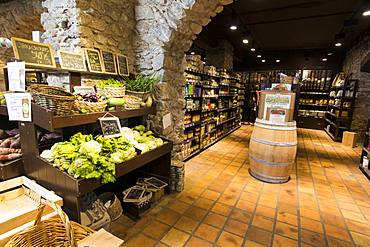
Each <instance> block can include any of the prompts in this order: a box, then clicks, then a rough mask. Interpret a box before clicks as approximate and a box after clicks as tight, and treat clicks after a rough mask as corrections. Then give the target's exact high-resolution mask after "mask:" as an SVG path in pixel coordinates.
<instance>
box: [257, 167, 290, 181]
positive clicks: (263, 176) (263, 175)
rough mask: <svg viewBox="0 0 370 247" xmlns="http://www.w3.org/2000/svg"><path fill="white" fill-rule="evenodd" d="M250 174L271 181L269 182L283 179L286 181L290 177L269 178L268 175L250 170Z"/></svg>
mask: <svg viewBox="0 0 370 247" xmlns="http://www.w3.org/2000/svg"><path fill="white" fill-rule="evenodd" d="M251 172H252V173H254V174H256V175H257V176H258V177H261V178H267V179H271V182H273V181H276V180H278V179H284V180H286V179H288V178H289V177H290V176H289V175H287V176H284V177H277V176H269V175H266V174H264V173H261V172H258V171H255V170H252V169H251Z"/></svg>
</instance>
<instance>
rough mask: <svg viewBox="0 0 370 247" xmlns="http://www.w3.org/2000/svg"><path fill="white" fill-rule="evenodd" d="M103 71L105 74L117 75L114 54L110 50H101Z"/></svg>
mask: <svg viewBox="0 0 370 247" xmlns="http://www.w3.org/2000/svg"><path fill="white" fill-rule="evenodd" d="M101 57H102V59H103V65H104V72H105V73H106V74H112V75H117V65H116V56H115V55H114V54H113V53H112V52H110V51H101Z"/></svg>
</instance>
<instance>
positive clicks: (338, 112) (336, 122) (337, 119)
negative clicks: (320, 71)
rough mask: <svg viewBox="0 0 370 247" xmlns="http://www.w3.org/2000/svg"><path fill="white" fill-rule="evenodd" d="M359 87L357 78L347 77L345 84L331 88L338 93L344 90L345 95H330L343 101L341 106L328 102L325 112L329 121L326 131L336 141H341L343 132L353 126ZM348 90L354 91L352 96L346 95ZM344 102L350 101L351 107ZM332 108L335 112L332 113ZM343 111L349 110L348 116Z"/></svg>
mask: <svg viewBox="0 0 370 247" xmlns="http://www.w3.org/2000/svg"><path fill="white" fill-rule="evenodd" d="M357 88H358V80H355V79H346V80H345V82H344V85H343V86H338V87H336V86H334V87H332V88H331V91H335V92H336V94H337V92H338V91H339V90H343V96H331V97H329V98H330V99H340V100H341V103H340V105H339V106H337V105H333V104H328V107H327V111H326V114H325V120H326V122H327V127H326V128H325V132H326V133H327V134H328V135H329V136H330V138H331V139H333V140H334V141H336V142H339V141H341V140H342V137H343V132H344V131H348V130H349V129H350V128H351V123H352V117H353V111H354V106H355V101H356V93H357ZM348 91H352V92H353V95H352V96H351V97H347V96H345V95H346V93H347V92H348ZM344 102H349V103H350V107H345V106H344ZM331 110H334V111H335V113H332V112H331ZM343 112H347V116H344V113H343Z"/></svg>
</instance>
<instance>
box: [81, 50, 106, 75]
mask: <svg viewBox="0 0 370 247" xmlns="http://www.w3.org/2000/svg"><path fill="white" fill-rule="evenodd" d="M85 53H86V59H87V65H88V67H89V71H91V72H95V73H104V67H103V64H102V58H101V55H100V52H99V51H98V50H95V49H88V48H85Z"/></svg>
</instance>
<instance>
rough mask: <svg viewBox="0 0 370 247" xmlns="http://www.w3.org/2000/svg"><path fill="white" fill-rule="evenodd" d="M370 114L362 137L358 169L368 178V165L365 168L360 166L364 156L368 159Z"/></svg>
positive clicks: (369, 176)
mask: <svg viewBox="0 0 370 247" xmlns="http://www.w3.org/2000/svg"><path fill="white" fill-rule="evenodd" d="M369 135H370V116H369V119H368V121H367V131H366V133H365V137H364V143H363V145H362V150H361V160H360V166H359V168H360V170H361V171H362V172H363V174H365V176H366V177H367V178H368V179H369V180H370V167H369V166H368V167H367V168H365V167H362V162H363V160H364V157H367V158H368V159H370V136H369Z"/></svg>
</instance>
